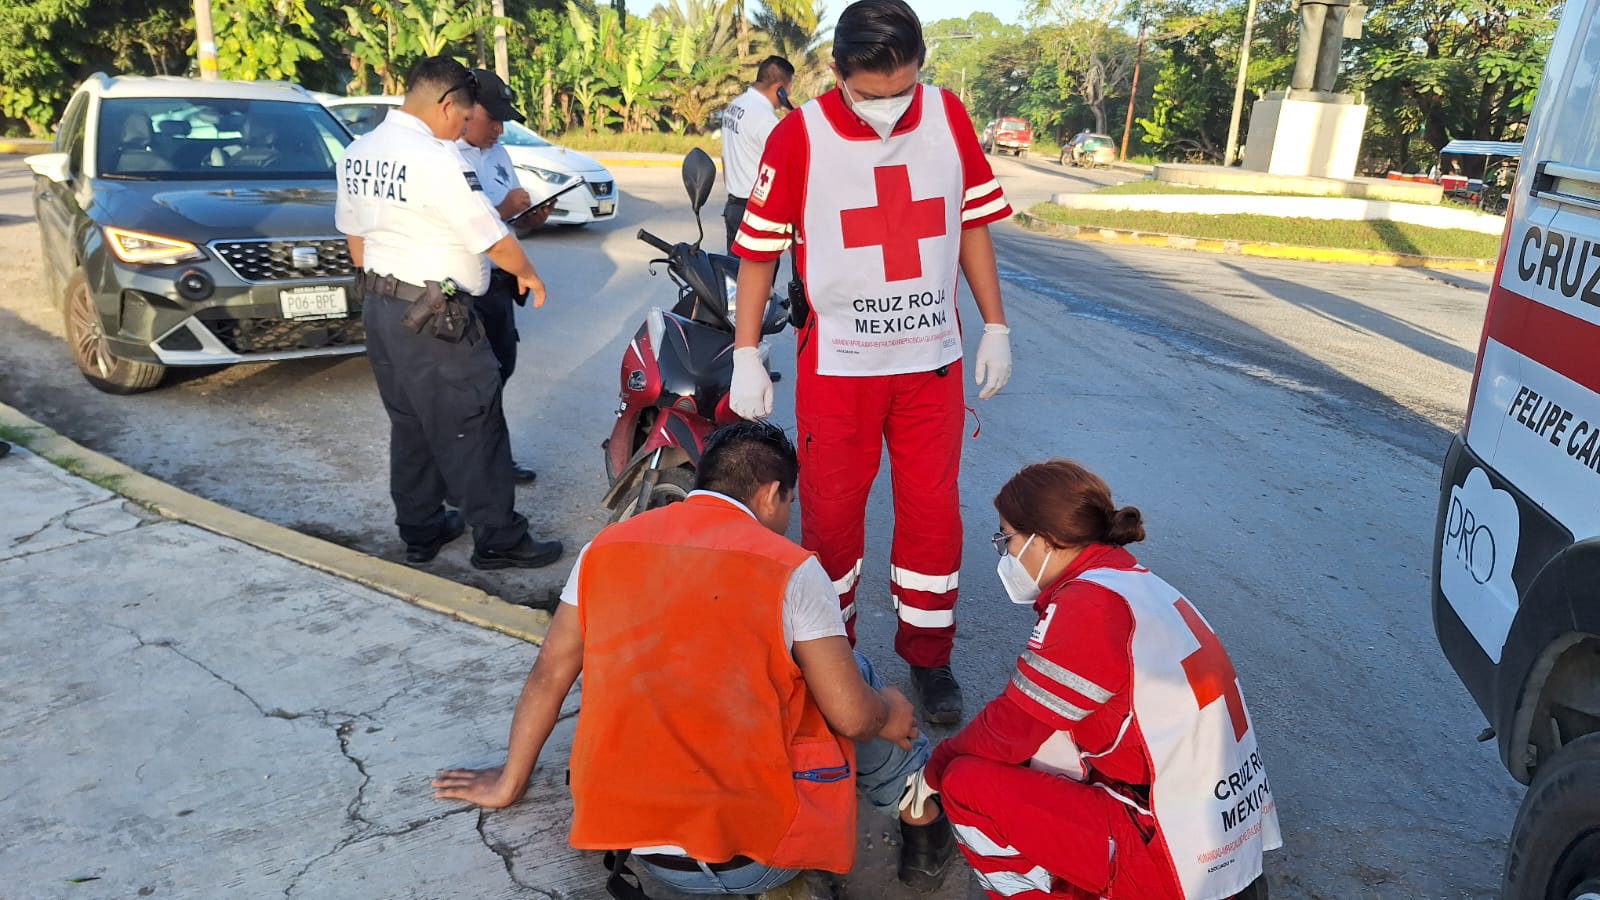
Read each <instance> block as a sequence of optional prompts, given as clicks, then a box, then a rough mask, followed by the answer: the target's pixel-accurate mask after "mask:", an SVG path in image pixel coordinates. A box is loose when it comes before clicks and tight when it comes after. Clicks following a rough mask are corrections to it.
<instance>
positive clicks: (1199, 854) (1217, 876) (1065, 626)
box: [919, 460, 1282, 900]
mask: <svg viewBox="0 0 1600 900" xmlns="http://www.w3.org/2000/svg"><path fill="white" fill-rule="evenodd" d="M994 505H995V509H996V510H998V511H999V513H1000V531H999V533H997V534H995V536H994V538H993V540H994V547H995V550H996V551H997V552H998V553H999V554H1000V580H1001V581H1002V582H1003V583H1004V585H1005V589H1006V593H1007V594H1008V595H1010V597H1011V600H1012V602H1014V603H1023V604H1031V605H1032V606H1033V608H1034V610H1035V611H1036V612H1037V613H1038V615H1039V618H1038V623H1037V624H1036V625H1035V626H1034V628H1033V633H1032V634H1031V635H1030V636H1029V638H1028V644H1027V649H1026V650H1024V651H1023V653H1022V656H1021V657H1020V658H1019V659H1018V660H1017V668H1016V672H1015V673H1014V674H1013V675H1012V677H1011V682H1010V683H1009V684H1008V685H1006V688H1005V692H1004V693H1002V694H1001V695H1000V696H999V697H997V698H996V699H995V700H994V701H992V702H991V703H990V704H989V705H988V706H987V707H985V708H984V710H983V711H982V712H981V713H980V714H979V715H978V717H977V718H976V719H974V720H973V721H972V723H971V724H969V725H968V726H967V727H966V728H964V729H963V730H962V731H961V732H960V733H959V734H957V735H956V736H955V737H954V738H951V739H950V740H948V741H946V742H945V743H944V744H942V745H940V746H939V747H938V749H936V750H935V751H934V753H933V757H932V759H930V760H929V762H928V766H927V769H926V772H925V775H924V778H925V781H926V785H925V788H924V791H923V793H924V794H926V793H931V792H932V791H937V792H939V793H940V797H939V800H940V802H941V803H942V804H943V806H944V810H945V813H946V814H947V815H948V816H949V818H950V822H951V823H952V824H953V825H954V826H955V831H956V837H957V839H958V840H959V841H960V843H961V849H962V851H963V852H964V853H965V854H966V856H967V859H968V861H969V862H971V863H972V867H973V869H974V870H976V872H977V874H978V878H979V879H980V881H981V882H982V883H983V886H984V888H985V889H986V890H987V891H988V894H989V896H990V897H1006V898H1025V900H1033V898H1046V897H1049V898H1056V897H1063V898H1065V897H1071V898H1078V897H1105V898H1111V900H1119V898H1138V900H1166V898H1172V900H1220V898H1226V897H1232V896H1234V895H1236V894H1240V893H1241V892H1245V891H1246V890H1247V889H1251V888H1252V885H1253V884H1254V883H1255V882H1256V881H1257V879H1258V878H1260V876H1261V861H1262V853H1263V851H1266V850H1271V849H1274V848H1277V847H1279V846H1281V845H1282V841H1281V840H1280V838H1279V835H1278V818H1277V812H1276V807H1275V805H1274V803H1273V798H1272V792H1271V790H1270V788H1269V787H1268V786H1267V775H1266V771H1265V769H1263V767H1262V764H1261V757H1260V754H1259V753H1258V752H1257V750H1256V734H1255V731H1254V729H1253V728H1252V727H1251V723H1250V715H1249V713H1248V712H1247V711H1246V710H1245V706H1244V700H1243V698H1242V697H1241V696H1240V693H1239V683H1238V678H1237V676H1236V675H1235V673H1234V670H1233V664H1232V662H1231V661H1230V660H1229V658H1228V654H1227V652H1226V651H1225V650H1223V648H1222V644H1221V643H1220V642H1219V641H1218V640H1217V636H1216V635H1215V634H1214V633H1212V631H1211V628H1210V626H1209V625H1207V624H1206V621H1205V619H1204V618H1202V617H1201V616H1200V613H1199V612H1197V611H1196V610H1195V608H1194V606H1193V605H1192V604H1190V603H1189V601H1188V600H1186V599H1184V597H1183V596H1182V595H1181V594H1179V593H1178V592H1177V590H1175V589H1173V588H1172V587H1171V586H1170V585H1168V584H1167V583H1166V582H1164V581H1162V580H1161V579H1160V578H1157V577H1156V576H1155V575H1153V574H1151V573H1150V571H1149V570H1148V569H1146V568H1144V567H1143V566H1141V565H1139V562H1138V560H1136V559H1134V557H1133V555H1132V554H1131V553H1129V552H1128V551H1127V550H1125V549H1123V548H1124V546H1125V545H1127V544H1130V543H1134V542H1137V541H1141V540H1143V539H1144V523H1143V519H1142V517H1141V515H1140V513H1139V510H1137V509H1135V508H1133V507H1131V506H1125V507H1122V508H1120V509H1119V508H1118V507H1116V506H1114V505H1113V504H1112V502H1111V490H1110V488H1108V487H1107V486H1106V483H1105V482H1104V481H1102V480H1101V479H1100V477H1099V476H1097V475H1095V474H1094V473H1093V472H1090V471H1089V470H1088V469H1085V468H1084V467H1083V466H1081V465H1079V464H1077V463H1075V462H1070V461H1067V460H1054V461H1051V462H1046V463H1039V464H1036V465H1031V466H1028V467H1027V468H1025V469H1023V470H1022V471H1021V472H1018V473H1017V474H1016V475H1015V476H1014V477H1012V479H1011V480H1010V481H1009V482H1007V483H1006V485H1005V487H1004V488H1002V489H1001V491H1000V494H999V496H997V497H995V501H994ZM1041 586H1042V588H1043V589H1042V590H1041ZM919 799H920V798H919ZM1263 884H1264V882H1263ZM1252 892H1253V891H1252Z"/></svg>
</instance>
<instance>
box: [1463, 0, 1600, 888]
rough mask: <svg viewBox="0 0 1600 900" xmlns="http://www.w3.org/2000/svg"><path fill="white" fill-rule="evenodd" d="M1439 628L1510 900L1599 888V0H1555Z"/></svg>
mask: <svg viewBox="0 0 1600 900" xmlns="http://www.w3.org/2000/svg"><path fill="white" fill-rule="evenodd" d="M1433 615H1434V627H1435V630H1436V631H1437V632H1438V636H1439V643H1440V645H1441V647H1442V648H1443V649H1444V653H1445V655H1446V657H1448V658H1449V660H1450V663H1451V664H1452V665H1453V666H1454V667H1455V670H1456V672H1457V674H1458V675H1459V676H1460V677H1461V680H1462V682H1463V683H1464V684H1465V685H1466V687H1467V689H1468V691H1469V692H1470V693H1471V694H1472V696H1473V699H1475V700H1476V701H1477V703H1478V705H1479V707H1481V708H1482V710H1483V713H1484V715H1485V717H1486V718H1487V719H1488V724H1489V728H1488V729H1486V730H1485V731H1484V733H1483V736H1482V739H1483V740H1495V741H1498V744H1499V748H1500V756H1501V759H1502V761H1503V762H1504V763H1505V766H1506V768H1507V770H1508V771H1510V773H1511V775H1512V776H1513V777H1515V778H1516V779H1517V780H1518V781H1521V782H1523V783H1524V784H1527V785H1528V786H1529V788H1528V793H1527V795H1526V797H1525V798H1524V800H1523V803H1522V807H1521V809H1520V810H1519V811H1518V813H1517V818H1516V823H1515V825H1514V826H1513V829H1512V834H1511V840H1510V846H1509V848H1508V851H1507V857H1506V864H1505V875H1504V881H1503V884H1502V896H1503V898H1506V900H1524V898H1527V900H1532V898H1539V900H1545V898H1551V900H1557V898H1559V900H1600V0H1589V2H1581V0H1580V2H1574V3H1569V4H1567V6H1566V11H1565V13H1564V14H1563V16H1562V20H1561V25H1560V27H1559V29H1558V30H1557V32H1556V37H1555V41H1554V44H1553V46H1552V50H1551V54H1550V60H1549V63H1548V65H1547V67H1546V69H1545V74H1544V82H1543V85H1542V87H1541V88H1540V91H1539V95H1538V99H1537V101H1536V105H1535V108H1534V111H1533V116H1532V118H1531V120H1530V122H1529V125H1528V134H1527V140H1526V141H1525V142H1524V144H1523V156H1522V166H1521V169H1520V174H1519V176H1518V179H1517V184H1516V188H1515V190H1514V192H1513V196H1512V198H1511V208H1510V212H1509V214H1508V216H1507V223H1506V234H1505V238H1504V241H1503V243H1502V246H1501V251H1500V261H1499V266H1498V269H1497V271H1496V273H1495V280H1494V285H1493V287H1492V289H1491V290H1490V293H1489V303H1488V312H1487V315H1486V317H1485V322H1484V327H1483V338H1482V342H1481V344H1480V347H1479V351H1478V364H1477V370H1476V372H1475V373H1474V375H1473V386H1472V396H1471V398H1470V401H1469V406H1468V410H1467V420H1466V423H1465V425H1464V426H1463V427H1462V430H1461V432H1460V433H1459V434H1458V435H1456V437H1455V439H1454V441H1452V443H1451V446H1450V451H1449V454H1448V456H1447V457H1446V459H1445V463H1444V473H1443V478H1442V481H1441V485H1440V496H1439V512H1438V521H1437V543H1436V545H1435V548H1434V560H1433Z"/></svg>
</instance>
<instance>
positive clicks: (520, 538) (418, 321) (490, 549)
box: [335, 56, 561, 569]
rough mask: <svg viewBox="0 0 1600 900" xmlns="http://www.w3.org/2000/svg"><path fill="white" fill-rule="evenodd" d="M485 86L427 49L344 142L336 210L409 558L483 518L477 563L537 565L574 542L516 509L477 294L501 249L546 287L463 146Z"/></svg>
mask: <svg viewBox="0 0 1600 900" xmlns="http://www.w3.org/2000/svg"><path fill="white" fill-rule="evenodd" d="M476 94H477V78H476V77H474V76H473V74H472V72H470V71H468V70H467V68H466V67H465V66H462V65H461V64H460V63H458V62H456V61H455V60H453V59H450V58H448V57H443V56H433V57H429V58H427V59H424V60H423V61H422V62H420V63H417V65H416V68H414V69H412V70H411V74H410V77H409V78H408V79H407V81H406V96H405V102H404V103H403V104H402V105H401V107H400V108H399V109H397V110H395V111H393V112H392V113H390V114H389V116H388V117H387V118H385V119H384V121H383V124H381V125H379V126H378V127H377V128H375V129H373V130H372V131H371V132H369V133H367V134H365V135H363V136H361V137H360V138H357V139H356V141H355V142H354V143H352V144H351V145H350V146H349V147H348V148H347V149H346V150H345V155H344V159H343V161H342V162H341V163H340V166H339V196H338V203H337V206H336V211H335V216H336V223H337V226H338V228H339V230H340V231H342V232H344V234H345V235H346V237H347V238H348V239H349V243H350V259H351V261H352V262H354V263H355V264H356V266H357V268H358V269H359V270H360V278H359V283H360V285H361V288H360V293H361V295H362V311H361V317H362V323H363V324H364V325H365V326H366V332H367V358H368V359H369V360H370V361H371V362H372V372H373V375H374V376H375V377H376V379H377V382H378V395H379V396H380V397H381V398H382V399H383V405H384V409H385V410H386V411H387V412H388V414H389V426H390V431H389V493H390V496H391V497H392V498H393V499H394V506H395V524H396V525H398V526H399V529H400V538H401V540H403V541H405V544H406V560H407V561H408V562H412V563H418V564H420V563H426V562H429V561H431V560H432V559H433V558H434V557H435V556H437V555H438V554H439V550H440V548H441V547H443V546H444V545H445V544H447V543H449V542H450V541H452V540H455V539H456V538H457V537H460V536H461V534H462V532H463V530H464V528H465V527H466V526H470V527H471V528H472V535H473V551H472V564H473V565H474V566H476V567H477V568H480V569H504V568H510V567H520V568H534V567H537V566H545V565H549V564H550V563H553V562H555V561H556V560H557V559H558V558H560V556H561V543H560V542H559V541H535V540H534V539H533V538H532V537H531V536H530V535H529V534H528V520H527V519H525V518H523V517H522V516H521V515H519V514H517V512H516V510H515V509H514V500H515V488H516V485H515V483H514V482H513V481H512V474H511V445H510V441H509V437H508V434H507V431H506V420H505V414H504V412H503V410H502V409H501V407H500V390H501V384H500V366H499V363H498V362H497V361H496V360H495V356H494V352H493V351H492V350H491V349H490V348H489V342H488V340H486V339H485V337H484V334H483V328H482V325H481V324H480V322H479V320H478V316H477V314H476V313H475V312H474V310H473V308H472V304H473V302H474V300H475V298H476V297H478V296H479V295H481V294H483V293H484V291H486V290H488V287H489V263H488V260H493V261H494V263H495V264H496V265H498V266H500V267H501V268H503V269H505V270H506V271H508V272H511V273H513V274H515V275H516V277H517V282H518V289H519V291H528V292H531V293H532V294H533V297H534V305H535V306H542V305H544V300H545V288H544V282H543V281H541V280H540V279H539V274H538V273H537V272H536V271H534V268H533V263H532V262H530V261H529V260H528V256H527V254H526V253H524V252H523V250H522V245H521V244H519V243H517V239H516V238H515V237H514V236H512V234H511V233H510V232H509V231H507V230H506V226H505V224H504V223H503V222H501V221H500V217H499V216H498V215H496V213H495V210H494V207H493V206H491V205H490V203H489V201H488V200H487V199H486V198H485V197H484V195H483V189H482V186H481V185H480V184H479V183H478V176H477V173H476V172H474V171H473V169H472V167H471V166H469V165H468V164H467V163H466V161H465V160H464V159H462V158H461V154H460V152H459V151H457V150H456V146H455V141H456V140H457V139H459V138H460V137H461V135H462V133H463V131H464V130H465V128H466V124H467V119H468V117H469V116H470V115H471V114H472V110H473V107H474V105H475V104H476V103H477V99H476ZM485 254H487V259H486V258H485ZM447 499H448V500H449V501H450V502H451V504H452V505H457V506H459V507H460V512H457V511H456V510H453V509H447V508H446V506H445V501H446V500H447Z"/></svg>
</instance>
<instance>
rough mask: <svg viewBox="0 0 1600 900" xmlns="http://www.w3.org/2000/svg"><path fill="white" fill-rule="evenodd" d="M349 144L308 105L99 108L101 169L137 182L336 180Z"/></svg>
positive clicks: (187, 102)
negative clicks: (337, 167)
mask: <svg viewBox="0 0 1600 900" xmlns="http://www.w3.org/2000/svg"><path fill="white" fill-rule="evenodd" d="M349 143H350V136H349V134H347V133H346V132H345V130H344V129H342V128H340V127H339V125H338V123H337V122H336V121H335V120H334V119H333V117H332V116H330V115H329V114H328V112H327V110H325V109H323V108H322V107H321V106H320V105H318V104H316V103H314V102H312V101H310V100H307V101H305V102H303V103H301V102H297V101H289V100H227V99H210V98H204V99H196V98H178V97H171V98H156V97H140V98H137V99H135V98H127V99H116V100H106V101H104V102H103V103H101V105H100V139H99V144H98V145H97V147H96V153H97V165H96V168H97V169H98V171H99V173H100V174H101V175H103V176H106V177H110V178H129V179H139V180H163V181H165V180H184V179H189V180H199V179H216V178H223V179H228V180H230V181H232V180H244V181H262V180H275V179H291V178H293V179H301V178H331V177H333V170H334V163H335V161H336V160H337V159H338V157H339V155H340V153H341V152H342V151H343V149H344V147H345V145H346V144H349Z"/></svg>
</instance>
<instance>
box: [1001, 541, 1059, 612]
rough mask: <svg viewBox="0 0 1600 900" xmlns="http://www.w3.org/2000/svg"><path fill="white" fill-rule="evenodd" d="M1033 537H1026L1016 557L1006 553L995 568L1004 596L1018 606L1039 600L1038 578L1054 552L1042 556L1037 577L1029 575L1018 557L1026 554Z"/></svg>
mask: <svg viewBox="0 0 1600 900" xmlns="http://www.w3.org/2000/svg"><path fill="white" fill-rule="evenodd" d="M1035 537H1037V535H1031V534H1030V535H1028V540H1027V541H1025V542H1024V543H1023V545H1022V550H1021V551H1020V552H1018V553H1017V555H1016V556H1012V555H1011V554H1010V553H1007V554H1006V555H1005V556H1002V557H1000V565H999V566H997V567H996V570H997V571H998V573H999V575H1000V583H1001V584H1003V585H1005V588H1006V596H1007V597H1010V598H1011V602H1012V603H1015V604H1017V605H1019V606H1029V605H1032V603H1033V601H1035V600H1037V599H1039V577H1040V576H1041V575H1043V574H1044V570H1045V567H1046V566H1048V565H1050V557H1051V555H1052V554H1054V553H1055V552H1056V551H1055V550H1051V551H1050V552H1049V553H1046V554H1045V555H1044V562H1042V563H1040V564H1039V574H1038V575H1029V574H1028V568H1027V567H1026V566H1024V565H1023V564H1022V560H1021V559H1020V558H1019V557H1020V556H1022V554H1023V553H1027V552H1028V545H1029V544H1031V543H1033V539H1034V538H1035Z"/></svg>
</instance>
